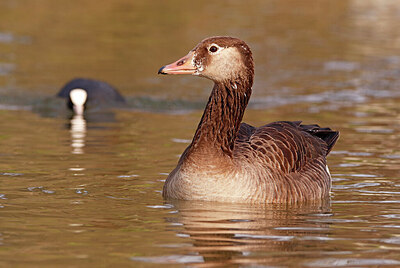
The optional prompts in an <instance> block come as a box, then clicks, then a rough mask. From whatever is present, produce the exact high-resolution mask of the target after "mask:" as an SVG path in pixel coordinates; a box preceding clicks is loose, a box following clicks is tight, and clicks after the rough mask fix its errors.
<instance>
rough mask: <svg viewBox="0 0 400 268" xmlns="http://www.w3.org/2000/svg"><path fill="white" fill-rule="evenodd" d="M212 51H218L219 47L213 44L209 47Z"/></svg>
mask: <svg viewBox="0 0 400 268" xmlns="http://www.w3.org/2000/svg"><path fill="white" fill-rule="evenodd" d="M208 50H209V51H210V52H213V53H214V52H217V50H218V47H216V46H211V47H210V48H209V49H208Z"/></svg>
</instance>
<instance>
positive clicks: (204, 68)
mask: <svg viewBox="0 0 400 268" xmlns="http://www.w3.org/2000/svg"><path fill="white" fill-rule="evenodd" d="M158 73H159V74H192V75H197V76H201V77H205V78H208V79H210V80H213V81H214V82H216V83H221V82H226V81H232V80H243V79H247V80H250V81H251V82H252V80H253V76H254V63H253V58H252V54H251V51H250V48H249V46H248V45H247V44H246V43H245V42H243V41H242V40H240V39H237V38H233V37H227V36H216V37H210V38H207V39H204V40H203V41H201V42H200V43H199V44H198V45H197V46H196V47H194V48H193V49H192V50H191V51H190V52H189V53H188V54H187V55H186V56H184V57H183V58H180V59H179V60H177V61H176V62H173V63H171V64H169V65H165V66H163V67H161V68H160V70H159V71H158Z"/></svg>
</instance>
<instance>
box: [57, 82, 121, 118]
mask: <svg viewBox="0 0 400 268" xmlns="http://www.w3.org/2000/svg"><path fill="white" fill-rule="evenodd" d="M76 89H81V90H84V91H85V92H86V94H87V95H86V98H85V100H84V103H83V107H84V109H90V110H98V109H103V108H109V107H117V106H122V105H124V104H125V99H124V97H123V96H122V95H121V94H120V93H119V92H118V91H117V90H116V89H115V88H114V87H113V86H111V85H110V84H108V83H106V82H103V81H99V80H93V79H87V78H76V79H73V80H71V81H69V82H68V83H67V84H65V85H64V87H63V88H62V89H61V90H60V92H58V94H57V96H58V97H61V98H66V99H67V106H68V108H70V109H71V110H74V111H75V109H76V108H74V106H75V105H74V101H75V100H76V101H78V102H81V100H82V99H84V98H83V94H82V93H77V94H76V96H75V99H74V92H76V91H75V90H76ZM71 94H72V95H71ZM81 98H82V99H81ZM79 109H80V108H79ZM75 112H76V111H75Z"/></svg>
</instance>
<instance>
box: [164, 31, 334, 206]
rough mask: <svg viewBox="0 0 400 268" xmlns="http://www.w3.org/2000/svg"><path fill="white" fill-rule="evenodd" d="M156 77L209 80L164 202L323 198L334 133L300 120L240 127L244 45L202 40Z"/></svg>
mask: <svg viewBox="0 0 400 268" xmlns="http://www.w3.org/2000/svg"><path fill="white" fill-rule="evenodd" d="M159 73H160V74H192V75H198V76H201V77H206V78H208V79H210V80H212V81H214V88H213V90H212V93H211V96H210V98H209V101H208V103H207V106H206V108H205V111H204V114H203V117H202V118H201V121H200V123H199V126H198V128H197V130H196V133H195V135H194V138H193V141H192V143H191V144H190V145H189V147H188V148H187V149H186V150H185V151H184V153H183V154H182V157H181V158H180V160H179V162H178V165H177V167H176V168H175V169H174V170H173V171H172V172H171V173H170V174H169V176H168V178H167V180H166V182H165V185H164V189H163V196H164V197H165V198H172V199H184V200H209V201H224V202H248V203H264V202H265V203H285V202H288V203H291V202H299V201H309V200H318V199H321V198H325V197H327V196H329V191H330V188H331V176H330V174H329V170H328V168H327V164H326V156H327V155H328V153H329V152H330V150H331V149H332V147H333V145H334V144H335V142H336V140H337V138H338V136H339V132H337V131H332V130H331V129H329V128H320V127H319V126H318V125H301V124H300V123H301V122H300V121H298V122H275V123H270V124H268V125H265V126H262V127H258V128H257V127H253V126H250V125H248V124H245V123H241V121H242V118H243V115H244V111H245V109H246V106H247V103H248V101H249V99H250V95H251V92H252V85H253V78H254V62H253V58H252V53H251V51H250V48H249V47H248V45H247V44H246V43H245V42H243V41H241V40H239V39H236V38H232V37H212V38H207V39H205V40H203V41H202V42H200V43H199V44H198V45H197V46H196V47H195V48H194V49H193V50H191V51H190V52H189V53H188V54H187V55H186V56H185V57H183V58H181V59H179V60H178V61H176V62H174V63H172V64H170V65H166V66H164V67H162V68H161V69H160V70H159Z"/></svg>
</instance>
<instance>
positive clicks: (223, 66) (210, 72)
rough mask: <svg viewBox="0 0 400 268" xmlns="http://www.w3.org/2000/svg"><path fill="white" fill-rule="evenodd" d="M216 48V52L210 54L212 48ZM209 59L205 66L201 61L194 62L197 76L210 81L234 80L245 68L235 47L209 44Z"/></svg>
mask: <svg viewBox="0 0 400 268" xmlns="http://www.w3.org/2000/svg"><path fill="white" fill-rule="evenodd" d="M213 46H214V47H217V48H218V49H217V51H215V52H212V51H210V49H211V48H212V47H213ZM207 57H209V59H208V61H207V65H206V66H204V65H203V61H202V60H200V61H198V62H196V68H197V70H198V75H200V76H203V77H206V78H208V79H211V80H213V81H217V82H220V81H224V80H228V79H234V78H236V77H237V76H238V74H239V73H240V72H241V71H243V70H244V69H245V68H246V67H245V66H244V63H243V61H242V56H241V54H240V51H239V50H238V49H237V48H236V47H220V46H218V45H216V44H211V45H210V46H209V48H208V55H207Z"/></svg>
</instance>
